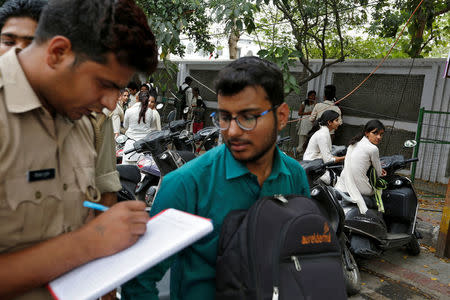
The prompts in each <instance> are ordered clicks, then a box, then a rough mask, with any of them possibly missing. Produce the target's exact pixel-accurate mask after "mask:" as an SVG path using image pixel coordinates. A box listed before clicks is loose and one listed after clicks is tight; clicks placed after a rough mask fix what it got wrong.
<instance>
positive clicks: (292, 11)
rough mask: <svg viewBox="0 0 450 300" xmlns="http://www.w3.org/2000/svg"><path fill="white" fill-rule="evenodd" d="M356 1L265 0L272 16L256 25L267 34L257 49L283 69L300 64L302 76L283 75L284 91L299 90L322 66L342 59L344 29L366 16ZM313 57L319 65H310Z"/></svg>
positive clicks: (316, 74) (321, 70)
mask: <svg viewBox="0 0 450 300" xmlns="http://www.w3.org/2000/svg"><path fill="white" fill-rule="evenodd" d="M359 1H364V0H359ZM356 2H358V0H357V1H353V2H349V1H346V0H325V1H324V0H304V1H299V0H265V3H266V4H267V7H266V14H272V16H273V15H275V18H273V17H272V22H274V23H273V26H271V25H270V24H269V25H268V26H265V27H264V25H263V24H259V26H258V27H259V28H262V29H259V32H260V33H262V34H263V36H265V38H266V39H264V38H263V39H262V41H261V45H262V46H263V48H264V50H262V51H260V52H259V54H260V56H262V57H264V58H267V59H270V60H272V61H274V62H276V63H277V64H279V65H280V66H281V67H282V69H283V70H285V71H287V70H289V68H290V67H292V66H293V64H294V63H295V61H296V60H298V61H300V63H301V64H302V65H303V74H302V76H301V78H297V79H295V78H293V77H292V75H290V76H289V75H286V78H285V79H286V83H287V84H286V91H288V90H289V91H296V92H297V91H299V86H301V85H303V84H305V83H307V82H308V81H309V80H311V79H313V78H315V77H317V76H320V75H321V74H322V72H323V70H325V68H327V67H329V66H331V65H333V64H336V63H339V62H342V61H344V60H345V58H346V57H347V56H348V54H347V52H346V46H347V44H348V43H349V40H348V36H346V35H345V34H344V33H343V29H344V28H347V27H348V26H349V25H358V24H361V23H363V22H364V21H366V20H367V15H366V13H365V11H364V10H363V9H356V8H355V3H356ZM262 20H263V21H264V19H262ZM286 26H287V27H288V28H287V29H286ZM279 33H281V38H280V34H279ZM260 40H261V39H260ZM313 58H315V59H317V58H319V59H321V61H322V63H321V65H320V67H319V68H318V69H313V68H312V67H311V66H310V60H311V59H313Z"/></svg>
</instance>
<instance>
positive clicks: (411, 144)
mask: <svg viewBox="0 0 450 300" xmlns="http://www.w3.org/2000/svg"><path fill="white" fill-rule="evenodd" d="M416 145H417V141H416V140H407V141H405V143H404V144H403V146H405V147H406V148H414V147H415V146H416Z"/></svg>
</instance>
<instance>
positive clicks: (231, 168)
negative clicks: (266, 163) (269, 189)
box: [223, 145, 289, 180]
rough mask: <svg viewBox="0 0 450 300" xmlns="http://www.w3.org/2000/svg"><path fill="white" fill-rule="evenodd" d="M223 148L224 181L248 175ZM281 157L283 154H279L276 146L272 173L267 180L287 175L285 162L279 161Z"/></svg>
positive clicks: (240, 164) (226, 148)
mask: <svg viewBox="0 0 450 300" xmlns="http://www.w3.org/2000/svg"><path fill="white" fill-rule="evenodd" d="M223 147H225V174H226V179H227V180H230V179H234V178H238V177H241V176H244V175H246V174H249V173H250V171H249V170H248V169H247V167H246V166H245V165H244V164H243V163H241V162H239V161H237V160H236V159H235V158H234V157H233V155H232V154H231V152H230V150H229V149H228V147H226V146H225V145H224V146H223ZM281 155H283V154H282V153H281V151H280V149H278V146H276V147H275V155H274V160H273V165H272V172H271V173H270V175H269V177H268V178H267V180H271V179H275V178H277V177H278V175H280V173H283V174H286V175H289V169H288V168H287V166H286V164H285V162H284V161H283V160H282V159H281Z"/></svg>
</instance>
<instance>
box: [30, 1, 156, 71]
mask: <svg viewBox="0 0 450 300" xmlns="http://www.w3.org/2000/svg"><path fill="white" fill-rule="evenodd" d="M57 35H62V36H64V37H66V38H68V39H69V40H70V42H71V44H72V51H73V52H74V53H75V54H76V63H77V62H78V63H79V62H80V61H83V60H86V59H87V60H92V61H95V62H98V63H102V64H104V63H106V54H108V53H113V54H114V55H115V56H116V58H117V60H118V62H119V63H120V64H122V65H125V66H129V67H132V68H134V69H136V70H138V71H141V72H148V73H151V72H153V71H154V70H155V68H156V66H157V63H158V59H157V56H158V49H157V46H156V40H155V36H154V35H153V33H152V31H151V30H150V28H149V26H148V23H147V17H146V16H145V14H144V12H143V11H142V9H140V8H139V7H138V6H137V5H136V3H135V2H134V1H133V0H49V1H48V5H47V7H46V8H45V9H44V11H43V12H42V15H41V19H40V22H39V25H38V28H37V29H36V34H35V36H36V37H35V39H36V42H37V43H38V44H42V43H44V42H46V41H48V40H50V39H51V38H53V37H54V36H57Z"/></svg>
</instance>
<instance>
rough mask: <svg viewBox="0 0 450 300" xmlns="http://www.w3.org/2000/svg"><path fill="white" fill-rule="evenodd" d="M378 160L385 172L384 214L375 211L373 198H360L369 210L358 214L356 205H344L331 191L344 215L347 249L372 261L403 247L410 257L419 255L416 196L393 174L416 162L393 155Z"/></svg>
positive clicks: (400, 177) (340, 196) (408, 182)
mask: <svg viewBox="0 0 450 300" xmlns="http://www.w3.org/2000/svg"><path fill="white" fill-rule="evenodd" d="M380 160H381V166H382V168H383V169H385V170H386V172H387V175H386V176H385V177H384V179H385V180H386V181H387V183H388V186H387V188H386V189H385V190H384V191H383V195H382V200H383V204H384V210H385V212H384V213H381V212H379V211H378V207H377V204H376V201H375V200H374V198H373V197H363V198H364V202H365V203H366V205H367V208H368V209H369V210H368V211H367V212H366V213H365V214H361V213H360V212H359V209H358V207H357V205H356V204H354V203H351V202H348V201H346V200H345V196H343V195H342V194H341V193H339V192H337V191H336V190H334V195H335V197H336V198H337V199H338V201H339V202H340V204H341V206H342V208H343V210H344V213H345V232H346V235H347V236H348V238H349V241H350V249H351V251H352V252H353V253H355V254H356V255H358V256H362V257H373V256H378V255H380V254H381V253H382V252H383V251H384V250H387V249H391V248H397V247H401V246H406V249H407V251H408V252H409V254H410V255H418V254H419V253H420V245H419V242H418V239H419V238H421V236H420V235H419V234H418V233H417V231H416V219H417V211H418V207H419V204H418V201H417V196H416V193H415V191H414V187H413V186H412V183H411V181H410V180H409V179H408V178H407V177H404V176H400V175H397V174H395V172H396V171H397V170H399V169H402V168H404V167H405V166H406V164H408V163H411V162H414V161H417V160H418V159H417V158H413V159H406V160H405V159H404V157H403V156H402V155H393V156H388V157H382V158H381V159H380Z"/></svg>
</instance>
